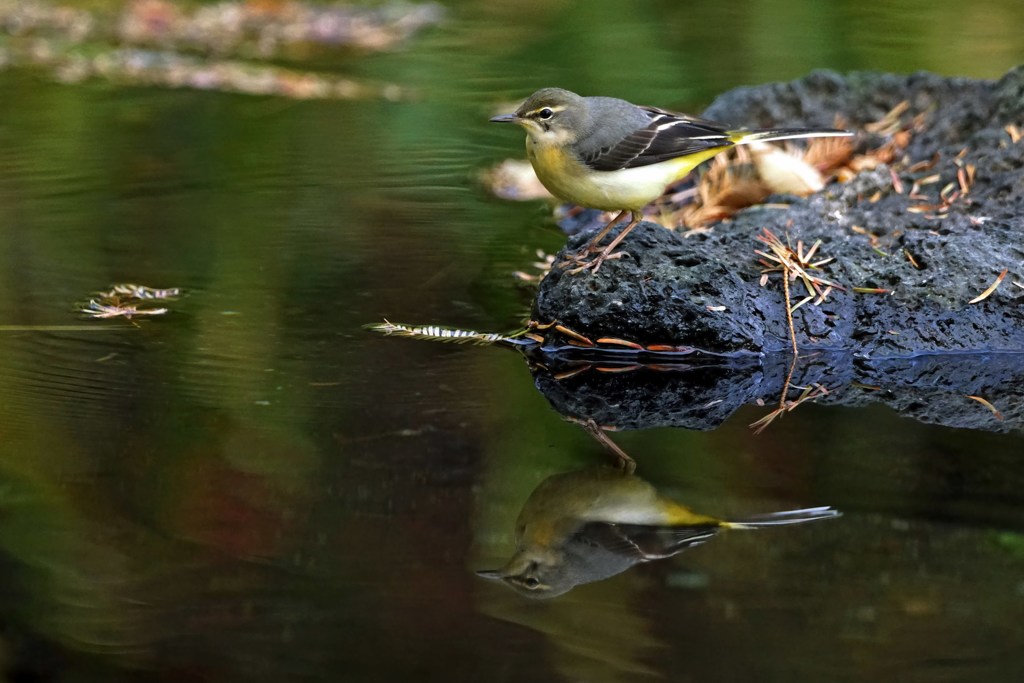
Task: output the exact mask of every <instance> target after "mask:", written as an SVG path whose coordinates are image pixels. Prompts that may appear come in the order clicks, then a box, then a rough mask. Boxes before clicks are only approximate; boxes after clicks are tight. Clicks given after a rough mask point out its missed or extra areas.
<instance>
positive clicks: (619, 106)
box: [491, 88, 851, 272]
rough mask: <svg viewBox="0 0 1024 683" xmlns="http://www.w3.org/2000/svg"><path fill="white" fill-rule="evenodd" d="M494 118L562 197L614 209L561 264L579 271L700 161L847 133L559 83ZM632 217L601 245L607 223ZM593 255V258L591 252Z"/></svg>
mask: <svg viewBox="0 0 1024 683" xmlns="http://www.w3.org/2000/svg"><path fill="white" fill-rule="evenodd" d="M491 121H493V122H496V123H515V124H518V125H520V126H522V127H523V128H525V129H526V154H527V156H528V157H529V159H530V163H531V164H532V165H533V170H534V171H535V172H536V173H537V177H538V178H539V179H540V182H541V183H542V184H543V185H544V187H546V188H547V189H548V190H549V191H550V192H551V194H553V195H555V196H556V197H558V198H559V199H562V200H564V201H567V202H572V203H574V204H579V205H580V206H585V207H589V208H593V209H601V210H602V211H617V212H618V214H617V215H616V216H615V217H614V218H613V219H612V220H611V221H610V222H609V223H608V224H607V225H605V226H604V228H602V229H601V231H600V232H598V233H597V235H595V236H594V238H593V239H591V240H590V242H589V243H588V244H587V246H586V247H584V249H583V250H582V251H580V252H579V253H578V254H576V255H575V256H574V257H571V258H570V259H569V260H568V261H566V262H565V265H566V267H567V266H568V265H573V264H575V265H578V266H579V268H576V269H574V271H573V272H578V271H580V270H583V269H585V268H593V269H594V271H595V272H596V271H597V269H598V268H600V267H601V264H602V263H603V262H604V261H606V260H608V259H615V258H618V257H619V256H621V252H618V253H616V252H615V248H616V247H617V246H619V244H620V243H621V242H622V240H623V239H625V237H626V235H628V234H629V231H630V230H632V229H633V228H634V227H636V225H637V224H638V223H639V222H640V221H641V219H642V218H643V209H644V207H645V206H647V205H648V204H650V203H651V202H653V201H654V200H655V199H657V198H658V197H660V196H661V195H662V194H663V193H664V192H665V188H667V187H668V186H669V185H671V184H672V183H674V182H676V181H678V180H681V179H682V178H684V177H686V175H688V174H689V173H690V172H691V171H692V170H693V169H694V168H696V167H697V166H698V165H700V164H701V163H702V162H704V161H707V160H708V159H710V158H711V157H713V156H715V155H716V154H719V153H721V152H723V151H725V150H727V149H729V148H730V147H733V146H735V145H745V144H748V143H751V142H768V141H773V140H789V139H793V138H816V137H837V136H847V135H851V133H850V132H848V131H842V130H834V129H826V128H772V129H766V130H749V131H742V130H729V128H728V127H727V126H723V125H722V124H719V123H715V122H714V121H705V120H702V119H697V118H693V117H690V116H686V115H683V114H674V113H672V112H670V111H665V110H663V109H656V108H654V107H640V106H637V105H635V104H631V103H629V102H627V101H625V100H620V99H616V98H613V97H581V96H580V95H577V94H576V93H573V92H569V91H568V90H562V89H561V88H543V89H542V90H538V91H537V92H535V93H533V94H532V95H530V96H529V97H528V98H527V99H526V101H525V102H523V103H522V104H521V105H520V106H519V108H518V109H516V111H515V112H514V113H512V114H502V115H501V116H495V117H493V118H492V119H491ZM627 213H628V214H630V221H629V223H628V224H627V225H626V227H625V228H624V229H623V230H622V231H621V232H620V233H619V234H618V235H617V236H616V237H615V239H613V240H612V241H611V242H610V243H609V244H608V245H607V246H606V247H604V248H603V249H602V248H601V247H600V246H599V245H600V243H601V241H602V240H603V239H604V238H605V236H606V235H607V234H608V233H609V232H610V231H611V229H612V226H614V225H615V224H616V223H618V222H619V221H620V220H621V219H622V218H624V217H625V216H626V214H627ZM595 254H596V256H595Z"/></svg>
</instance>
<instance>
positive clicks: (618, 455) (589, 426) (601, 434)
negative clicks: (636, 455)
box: [579, 418, 636, 474]
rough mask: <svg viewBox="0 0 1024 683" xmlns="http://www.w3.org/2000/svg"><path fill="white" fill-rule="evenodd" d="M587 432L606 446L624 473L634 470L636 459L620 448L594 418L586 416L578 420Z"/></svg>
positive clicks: (630, 472)
mask: <svg viewBox="0 0 1024 683" xmlns="http://www.w3.org/2000/svg"><path fill="white" fill-rule="evenodd" d="M579 424H581V425H582V426H583V429H585V430H586V432H587V433H588V434H590V435H591V436H592V437H594V438H595V439H597V441H598V443H600V444H601V445H602V446H604V447H605V448H607V449H608V450H609V451H611V452H612V455H614V456H615V460H616V464H617V465H618V466H619V468H620V469H621V470H622V471H623V472H625V473H626V474H633V473H634V472H636V460H634V459H633V458H631V457H629V453H627V452H626V451H624V450H622V449H621V448H620V447H619V445H618V444H617V443H615V442H614V441H612V440H611V438H610V437H609V436H608V435H607V434H606V433H605V431H604V429H603V428H602V427H601V426H600V425H599V424H597V422H595V421H594V418H587V419H586V420H583V421H579Z"/></svg>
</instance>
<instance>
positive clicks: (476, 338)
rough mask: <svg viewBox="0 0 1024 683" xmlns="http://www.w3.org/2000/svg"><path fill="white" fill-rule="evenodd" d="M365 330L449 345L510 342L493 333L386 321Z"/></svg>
mask: <svg viewBox="0 0 1024 683" xmlns="http://www.w3.org/2000/svg"><path fill="white" fill-rule="evenodd" d="M366 329H368V330H371V331H373V332H380V333H381V334H386V335H388V336H396V337H410V338H412V339H422V340H425V341H439V342H446V343H449V344H475V345H478V346H487V345H489V344H497V343H499V342H508V341H511V340H512V338H511V337H509V336H506V335H504V334H497V333H495V332H474V331H472V330H459V329H455V328H452V327H439V326H438V325H403V324H401V323H393V322H390V321H388V320H385V321H384V322H382V323H373V324H371V325H367V326H366Z"/></svg>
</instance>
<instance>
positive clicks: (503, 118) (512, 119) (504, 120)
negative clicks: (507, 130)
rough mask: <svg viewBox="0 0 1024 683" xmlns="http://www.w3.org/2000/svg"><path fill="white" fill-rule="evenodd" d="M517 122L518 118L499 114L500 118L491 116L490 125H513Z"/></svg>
mask: <svg viewBox="0 0 1024 683" xmlns="http://www.w3.org/2000/svg"><path fill="white" fill-rule="evenodd" d="M518 120H519V117H518V116H516V115H515V114H501V115H500V116H492V117H491V123H515V122H516V121H518Z"/></svg>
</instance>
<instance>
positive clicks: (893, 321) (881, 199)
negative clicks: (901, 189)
mask: <svg viewBox="0 0 1024 683" xmlns="http://www.w3.org/2000/svg"><path fill="white" fill-rule="evenodd" d="M903 100H908V101H909V102H910V110H909V111H908V112H907V116H912V115H915V114H919V113H923V114H924V115H925V123H924V128H923V130H921V131H919V132H917V133H915V135H914V137H913V139H912V141H911V143H910V145H909V146H908V148H907V149H906V155H905V159H904V160H905V163H903V164H899V165H895V166H894V168H895V169H896V170H897V171H899V174H900V176H901V178H902V181H903V183H904V185H905V187H907V188H909V187H910V186H911V185H912V184H913V181H914V180H915V179H919V178H920V177H922V176H924V175H931V174H934V173H939V174H941V180H940V181H939V182H938V183H934V184H930V185H928V186H926V187H925V188H924V189H923V190H922V192H923V193H926V194H928V199H920V198H910V197H909V196H908V195H907V194H901V193H898V192H897V191H896V190H895V189H894V186H893V181H892V175H891V173H890V169H889V168H887V167H881V168H877V169H875V170H873V171H869V172H864V173H862V174H860V175H859V176H857V177H856V178H855V179H854V180H853V181H851V182H849V183H845V184H832V185H829V186H828V187H827V188H825V190H824V191H822V192H820V193H818V194H816V195H813V196H811V197H808V198H805V199H796V198H785V201H787V202H788V203H789V204H790V205H789V207H788V208H787V209H784V210H780V209H778V208H769V207H768V206H763V207H752V208H750V209H747V210H745V211H742V212H740V213H739V214H737V215H736V216H735V217H734V218H733V220H731V221H728V222H723V223H721V224H718V225H716V226H715V227H714V229H713V230H712V231H710V232H708V233H704V234H699V235H695V236H692V237H689V238H684V237H682V236H681V235H679V234H678V233H675V232H672V231H669V230H665V229H663V228H661V227H659V226H657V225H654V224H653V223H644V224H642V225H640V226H638V227H637V229H636V230H634V231H633V233H631V234H630V235H629V237H627V239H626V240H625V242H624V244H623V248H624V249H625V251H626V252H627V253H628V255H627V256H624V257H623V258H621V259H618V260H613V261H608V262H606V263H605V264H604V265H603V266H602V267H601V269H600V271H599V272H598V273H596V274H594V273H591V272H586V273H582V274H579V275H566V274H565V273H564V272H562V271H560V270H559V269H557V268H556V269H554V270H553V271H552V272H551V274H549V275H548V277H546V278H545V279H544V281H543V282H542V283H541V287H540V291H539V292H538V295H537V299H536V302H535V304H534V311H533V318H534V319H535V320H538V321H541V322H545V321H549V320H556V319H557V320H558V321H560V322H561V323H562V324H563V325H565V326H566V327H569V328H571V329H573V330H576V331H577V332H580V333H582V334H585V335H587V336H590V337H592V338H595V337H602V336H613V337H619V338H624V339H628V340H632V341H637V342H640V343H643V344H657V343H662V344H681V345H687V346H694V347H698V348H703V349H708V350H713V351H725V352H729V351H754V352H763V351H775V350H782V349H785V348H787V347H788V345H789V341H788V331H787V326H786V315H785V302H784V299H783V292H782V286H781V282H780V280H779V279H778V278H779V276H777V275H776V276H773V278H772V279H771V281H770V282H769V283H768V284H767V286H765V287H762V286H760V284H759V280H760V277H761V272H760V271H761V266H760V265H759V264H758V263H757V258H758V257H757V256H756V255H755V254H754V251H755V249H761V250H764V245H761V244H760V243H758V242H756V241H755V239H754V238H755V236H756V235H757V234H758V233H759V232H760V231H761V229H762V228H768V229H770V230H772V231H773V232H775V233H776V234H777V235H779V236H780V237H783V238H784V239H785V238H786V236H788V239H789V241H790V243H791V244H794V245H795V244H796V243H797V241H798V240H802V241H803V243H804V244H805V245H810V244H812V243H813V242H815V240H819V239H820V240H821V241H822V245H821V248H820V250H819V254H820V255H821V256H820V258H824V257H829V256H831V257H835V261H833V262H832V263H830V264H828V265H827V266H825V267H824V269H823V272H822V273H821V274H822V276H823V277H825V278H827V279H828V280H830V281H832V282H835V283H838V284H840V285H842V286H843V287H845V288H846V291H839V290H834V291H832V293H831V294H829V296H828V298H827V299H826V300H825V301H824V302H823V303H822V304H821V305H818V306H812V305H810V304H807V305H804V306H801V307H800V308H799V309H798V310H797V311H796V312H795V313H794V324H795V326H796V330H797V338H798V343H799V345H800V347H801V348H802V349H828V350H844V351H851V352H853V353H855V354H857V355H860V356H872V357H892V356H908V355H914V354H919V353H934V352H943V351H982V352H987V351H1024V289H1022V288H1021V287H1020V286H1018V285H1015V284H1014V281H1016V282H1024V141H1021V142H1018V143H1017V144H1013V143H1012V142H1011V140H1010V136H1009V135H1008V133H1007V132H1006V131H1005V130H1004V128H1005V127H1006V126H1007V125H1009V124H1014V125H1017V126H1021V127H1024V67H1019V68H1017V69H1015V70H1013V71H1011V72H1009V73H1008V74H1007V75H1006V76H1004V77H1003V78H1002V79H1001V80H999V81H997V82H992V81H975V80H967V79H947V78H942V77H939V76H935V75H931V74H914V75H911V76H894V75H887V74H872V73H857V74H852V75H849V76H845V77H844V76H839V75H837V74H833V73H827V72H821V73H814V74H812V75H810V76H808V77H807V78H805V79H802V80H800V81H795V82H792V83H783V84H775V85H768V86H762V87H755V88H741V89H738V90H734V91H732V92H730V93H727V94H725V95H723V96H722V97H721V98H720V99H719V100H718V101H716V102H715V103H714V104H713V105H712V106H711V107H710V108H709V109H708V110H707V111H706V112H705V116H707V117H708V118H713V119H717V120H721V121H728V122H730V123H733V124H736V125H737V126H740V125H742V126H746V127H771V126H780V125H815V126H827V125H831V124H832V123H833V119H834V117H835V115H836V114H837V113H838V114H842V115H843V116H844V117H845V118H846V119H847V120H848V121H849V122H850V125H851V126H852V127H854V128H857V127H859V126H861V125H862V124H864V123H867V122H870V121H874V120H877V119H879V118H880V117H881V116H883V115H884V114H885V113H886V112H887V111H889V110H891V109H892V108H893V107H894V106H896V105H897V104H898V103H899V102H901V101H903ZM965 149H966V152H964V153H963V155H962V156H961V157H960V163H962V164H973V165H975V166H976V168H977V176H976V180H975V183H974V185H973V186H972V187H971V190H970V193H969V194H968V195H967V197H966V198H962V199H958V200H957V201H955V202H954V203H953V205H952V206H951V208H950V209H949V210H948V213H947V214H946V215H944V216H943V217H940V218H934V217H929V215H930V214H929V213H928V212H920V211H917V210H916V209H915V210H911V208H912V207H917V206H920V205H923V204H936V203H938V201H939V197H938V194H939V191H940V189H941V188H942V187H944V186H945V185H946V184H947V183H950V182H953V183H956V181H957V169H958V166H957V157H958V155H959V154H960V153H961V151H962V150H965ZM936 154H937V155H938V161H937V163H936V164H935V165H934V167H932V168H930V169H928V170H925V171H920V172H917V173H915V174H911V173H908V172H906V171H900V170H899V169H905V168H908V167H909V166H910V165H911V164H912V163H914V162H917V161H923V160H928V159H931V158H933V156H934V155H936ZM869 198H871V199H873V200H874V201H871V199H869ZM775 199H776V200H777V199H779V198H775ZM773 203H775V204H777V201H775V200H773ZM854 226H858V227H859V228H864V229H866V230H867V231H868V232H870V233H873V234H874V235H876V236H877V242H876V243H875V244H872V243H871V241H870V240H869V238H868V236H866V235H864V234H860V233H858V232H854V231H853V230H852V228H853V227H854ZM589 237H590V233H587V234H584V235H578V236H575V237H573V238H571V239H570V240H569V243H568V244H567V246H566V248H567V249H569V250H575V249H579V248H580V247H581V246H582V245H583V244H584V242H585V241H586V240H587V239H588V238H589ZM876 246H877V247H879V248H880V250H881V251H882V252H884V253H879V249H876V248H875V247H876ZM905 252H908V253H909V254H911V255H913V257H914V259H915V260H916V261H917V263H918V264H919V266H920V269H917V268H915V267H914V266H913V265H912V264H911V263H910V261H909V260H908V258H907V256H906V253H905ZM886 254H887V255H886ZM1003 269H1007V270H1008V275H1007V277H1006V280H1005V281H1004V282H1003V283H1002V285H1001V286H1000V287H999V289H998V290H997V291H996V292H995V293H993V294H992V295H991V296H989V297H988V298H987V299H985V300H984V301H982V302H980V303H977V304H969V303H968V302H969V301H970V300H971V299H973V298H974V297H976V296H978V295H979V294H980V293H981V292H982V291H984V290H985V289H986V288H987V287H988V286H989V285H990V284H991V283H992V282H993V281H994V280H995V278H996V276H997V275H998V274H999V273H1000V271H1002V270H1003ZM854 287H866V288H882V289H886V290H889V291H890V292H891V294H858V293H855V292H853V289H852V288H854ZM792 296H793V301H794V302H796V301H799V300H800V299H801V298H803V296H804V292H803V289H802V286H801V285H800V284H796V285H795V286H794V287H793V294H792ZM723 306H724V307H725V308H724V310H714V309H718V308H719V307H723Z"/></svg>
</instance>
